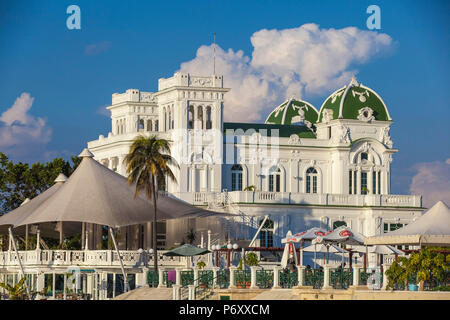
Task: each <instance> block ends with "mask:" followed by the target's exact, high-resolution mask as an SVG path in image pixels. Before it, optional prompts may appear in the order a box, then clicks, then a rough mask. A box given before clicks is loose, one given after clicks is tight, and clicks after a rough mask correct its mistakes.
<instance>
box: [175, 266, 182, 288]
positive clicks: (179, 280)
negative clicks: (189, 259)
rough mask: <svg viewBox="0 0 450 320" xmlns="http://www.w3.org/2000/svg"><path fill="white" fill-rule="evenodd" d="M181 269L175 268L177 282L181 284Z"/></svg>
mask: <svg viewBox="0 0 450 320" xmlns="http://www.w3.org/2000/svg"><path fill="white" fill-rule="evenodd" d="M181 269H182V268H175V284H176V285H178V286H181Z"/></svg>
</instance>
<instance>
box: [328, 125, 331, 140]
mask: <svg viewBox="0 0 450 320" xmlns="http://www.w3.org/2000/svg"><path fill="white" fill-rule="evenodd" d="M328 139H331V127H328Z"/></svg>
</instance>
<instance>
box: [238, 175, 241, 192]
mask: <svg viewBox="0 0 450 320" xmlns="http://www.w3.org/2000/svg"><path fill="white" fill-rule="evenodd" d="M238 190H239V191H242V173H238Z"/></svg>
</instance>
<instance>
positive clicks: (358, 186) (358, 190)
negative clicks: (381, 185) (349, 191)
mask: <svg viewBox="0 0 450 320" xmlns="http://www.w3.org/2000/svg"><path fill="white" fill-rule="evenodd" d="M356 170H357V171H356V181H355V187H356V194H361V168H357V169H356Z"/></svg>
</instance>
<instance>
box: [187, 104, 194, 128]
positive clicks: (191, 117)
mask: <svg viewBox="0 0 450 320" xmlns="http://www.w3.org/2000/svg"><path fill="white" fill-rule="evenodd" d="M188 129H194V107H193V106H189V115H188Z"/></svg>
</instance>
